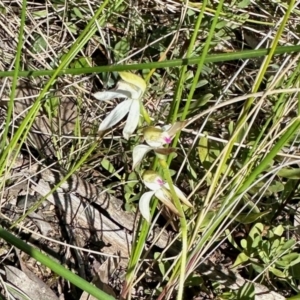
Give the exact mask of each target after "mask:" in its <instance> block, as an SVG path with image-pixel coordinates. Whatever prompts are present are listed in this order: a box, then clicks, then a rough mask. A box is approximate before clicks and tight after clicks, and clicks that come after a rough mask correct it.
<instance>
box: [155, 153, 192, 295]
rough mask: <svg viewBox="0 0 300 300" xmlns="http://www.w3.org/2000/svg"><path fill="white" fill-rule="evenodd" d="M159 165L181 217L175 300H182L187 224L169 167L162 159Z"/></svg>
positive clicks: (186, 251)
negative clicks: (179, 257) (180, 248)
mask: <svg viewBox="0 0 300 300" xmlns="http://www.w3.org/2000/svg"><path fill="white" fill-rule="evenodd" d="M159 163H160V165H161V167H162V169H163V172H164V175H165V176H164V178H165V179H166V180H167V182H168V184H169V187H170V191H171V195H172V199H173V201H174V204H175V207H176V208H177V210H178V212H179V214H180V215H181V216H182V217H180V218H179V220H180V229H181V243H182V251H181V259H180V277H179V288H178V293H177V300H182V299H183V291H184V282H185V274H186V260H187V253H188V244H187V240H188V234H187V222H186V218H185V215H184V211H183V209H182V205H181V202H180V200H179V198H178V196H177V194H176V191H175V189H174V186H173V182H172V178H171V174H170V171H169V166H168V164H167V162H166V161H165V160H164V159H159Z"/></svg>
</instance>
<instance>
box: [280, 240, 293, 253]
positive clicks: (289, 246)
mask: <svg viewBox="0 0 300 300" xmlns="http://www.w3.org/2000/svg"><path fill="white" fill-rule="evenodd" d="M295 244H296V241H295V240H294V239H290V240H288V241H286V242H285V243H284V245H283V246H282V250H283V251H284V250H287V249H293V246H294V245H295Z"/></svg>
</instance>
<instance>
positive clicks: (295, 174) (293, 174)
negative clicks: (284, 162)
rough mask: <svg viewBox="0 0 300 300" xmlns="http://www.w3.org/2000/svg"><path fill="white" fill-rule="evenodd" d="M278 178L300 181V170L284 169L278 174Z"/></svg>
mask: <svg viewBox="0 0 300 300" xmlns="http://www.w3.org/2000/svg"><path fill="white" fill-rule="evenodd" d="M277 175H278V176H280V177H284V178H289V179H299V178H300V168H297V169H292V168H282V169H280V170H279V171H278V173H277Z"/></svg>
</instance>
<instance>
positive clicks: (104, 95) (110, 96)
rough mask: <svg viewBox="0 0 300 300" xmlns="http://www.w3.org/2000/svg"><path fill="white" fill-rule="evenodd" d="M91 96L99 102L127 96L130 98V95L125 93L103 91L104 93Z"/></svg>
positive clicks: (120, 91)
mask: <svg viewBox="0 0 300 300" xmlns="http://www.w3.org/2000/svg"><path fill="white" fill-rule="evenodd" d="M93 96H94V97H95V98H96V99H97V100H100V101H108V100H113V99H116V98H124V99H125V98H128V96H130V94H129V93H128V92H126V91H122V90H119V91H117V90H116V91H112V90H111V91H105V92H97V93H95V94H93Z"/></svg>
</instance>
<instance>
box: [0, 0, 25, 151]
mask: <svg viewBox="0 0 300 300" xmlns="http://www.w3.org/2000/svg"><path fill="white" fill-rule="evenodd" d="M26 8H27V0H24V1H22V10H21V23H20V32H19V37H18V45H17V53H16V61H15V72H14V75H13V79H12V85H11V93H10V99H9V103H8V108H7V113H6V120H5V127H4V131H3V134H2V137H1V138H2V140H1V142H0V152H2V151H3V150H4V148H5V144H6V142H7V134H8V132H9V128H10V121H11V119H12V112H13V107H14V99H15V94H16V88H17V83H18V74H19V69H20V61H21V54H22V48H23V36H24V25H25V19H26Z"/></svg>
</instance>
